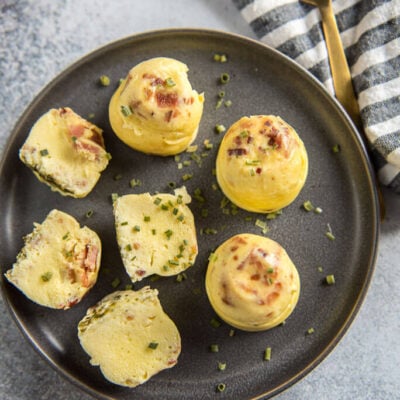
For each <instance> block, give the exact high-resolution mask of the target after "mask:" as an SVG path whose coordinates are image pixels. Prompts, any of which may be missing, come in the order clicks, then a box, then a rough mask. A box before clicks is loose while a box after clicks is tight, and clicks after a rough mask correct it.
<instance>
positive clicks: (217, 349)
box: [210, 344, 219, 353]
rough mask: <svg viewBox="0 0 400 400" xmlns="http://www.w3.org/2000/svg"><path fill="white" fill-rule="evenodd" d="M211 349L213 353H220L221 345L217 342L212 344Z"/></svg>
mask: <svg viewBox="0 0 400 400" xmlns="http://www.w3.org/2000/svg"><path fill="white" fill-rule="evenodd" d="M210 351H211V353H218V352H219V346H218V345H217V344H212V345H211V346H210Z"/></svg>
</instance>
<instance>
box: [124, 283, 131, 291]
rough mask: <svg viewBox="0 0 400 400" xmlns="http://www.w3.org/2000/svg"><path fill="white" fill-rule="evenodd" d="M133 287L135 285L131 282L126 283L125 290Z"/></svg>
mask: <svg viewBox="0 0 400 400" xmlns="http://www.w3.org/2000/svg"><path fill="white" fill-rule="evenodd" d="M132 289H133V285H132V284H131V283H128V284H127V285H125V290H132Z"/></svg>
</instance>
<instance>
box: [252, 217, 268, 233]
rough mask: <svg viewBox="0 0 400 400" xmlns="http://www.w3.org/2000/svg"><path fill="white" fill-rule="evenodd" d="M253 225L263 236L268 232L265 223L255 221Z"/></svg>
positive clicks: (259, 220)
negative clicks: (259, 229)
mask: <svg viewBox="0 0 400 400" xmlns="http://www.w3.org/2000/svg"><path fill="white" fill-rule="evenodd" d="M254 224H255V226H257V227H259V228H261V230H262V233H264V234H265V233H267V232H268V225H267V223H266V222H265V221H262V220H261V219H257V220H256V222H255V223H254Z"/></svg>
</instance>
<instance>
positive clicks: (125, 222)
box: [120, 221, 128, 226]
mask: <svg viewBox="0 0 400 400" xmlns="http://www.w3.org/2000/svg"><path fill="white" fill-rule="evenodd" d="M120 225H121V226H125V225H128V221H124V222H121V224H120Z"/></svg>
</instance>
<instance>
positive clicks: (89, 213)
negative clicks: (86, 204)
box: [85, 210, 94, 218]
mask: <svg viewBox="0 0 400 400" xmlns="http://www.w3.org/2000/svg"><path fill="white" fill-rule="evenodd" d="M93 213H94V211H93V210H88V211H87V212H86V214H85V216H86V218H90V217H91V216H92V215H93Z"/></svg>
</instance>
